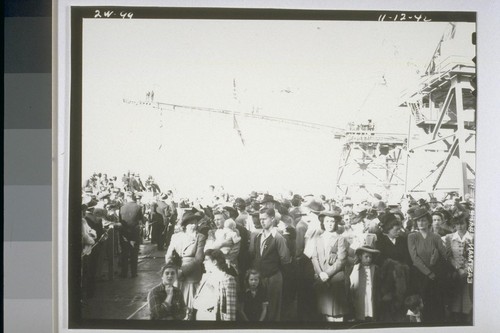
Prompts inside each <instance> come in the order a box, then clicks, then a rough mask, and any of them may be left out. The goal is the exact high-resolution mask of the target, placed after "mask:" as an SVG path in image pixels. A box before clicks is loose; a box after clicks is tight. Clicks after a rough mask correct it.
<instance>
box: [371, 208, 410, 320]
mask: <svg viewBox="0 0 500 333" xmlns="http://www.w3.org/2000/svg"><path fill="white" fill-rule="evenodd" d="M381 227H382V232H383V234H382V235H380V237H379V238H378V240H377V243H376V248H377V249H378V250H379V251H380V255H379V256H378V258H377V261H376V262H377V264H378V265H379V267H380V268H381V269H380V275H381V280H382V281H381V285H380V288H381V290H380V292H381V302H380V307H379V319H380V320H381V321H384V322H400V321H403V320H404V318H405V308H404V300H405V296H406V295H407V293H408V289H409V266H410V265H411V259H410V254H409V253H408V242H407V238H406V236H405V235H403V234H402V232H401V229H402V224H401V222H400V219H399V218H398V217H397V215H396V214H393V213H386V214H384V215H383V216H382V218H381Z"/></svg>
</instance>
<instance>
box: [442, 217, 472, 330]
mask: <svg viewBox="0 0 500 333" xmlns="http://www.w3.org/2000/svg"><path fill="white" fill-rule="evenodd" d="M452 223H453V224H454V226H455V229H456V230H457V231H456V232H455V233H452V234H448V235H446V237H445V245H446V248H447V250H448V253H450V255H451V257H450V261H451V264H452V265H453V267H454V268H455V269H456V279H455V281H454V282H455V286H454V287H455V288H454V292H453V293H451V297H450V300H449V311H450V312H451V320H452V321H453V322H470V321H471V318H470V317H471V313H472V293H471V289H472V288H471V287H472V285H470V284H469V283H468V282H467V271H468V268H469V265H470V263H469V260H468V259H469V258H468V254H469V251H470V247H471V244H472V242H473V235H472V234H471V233H469V231H468V227H469V215H468V214H461V215H459V216H457V217H454V218H453V219H452Z"/></svg>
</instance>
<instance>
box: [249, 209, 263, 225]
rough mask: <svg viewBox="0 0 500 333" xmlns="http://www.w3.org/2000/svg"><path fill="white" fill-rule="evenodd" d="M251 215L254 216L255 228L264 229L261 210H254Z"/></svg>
mask: <svg viewBox="0 0 500 333" xmlns="http://www.w3.org/2000/svg"><path fill="white" fill-rule="evenodd" d="M250 215H251V216H252V222H253V225H254V227H255V229H262V224H260V217H259V211H258V210H256V211H253V212H252V213H250Z"/></svg>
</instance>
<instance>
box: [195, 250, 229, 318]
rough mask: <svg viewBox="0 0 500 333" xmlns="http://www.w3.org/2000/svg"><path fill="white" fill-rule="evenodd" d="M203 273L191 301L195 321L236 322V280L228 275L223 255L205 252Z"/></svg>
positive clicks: (218, 252) (214, 251)
mask: <svg viewBox="0 0 500 333" xmlns="http://www.w3.org/2000/svg"><path fill="white" fill-rule="evenodd" d="M204 265H205V271H206V273H205V274H203V278H202V281H201V283H200V287H199V288H198V291H197V293H196V296H195V298H194V300H193V309H194V313H195V316H194V317H195V319H196V320H212V321H213V320H217V321H234V320H236V307H237V296H236V279H235V278H234V277H233V276H232V275H230V274H229V267H228V266H227V264H226V258H225V256H224V253H222V252H221V251H220V250H213V249H209V250H207V251H205V261H204Z"/></svg>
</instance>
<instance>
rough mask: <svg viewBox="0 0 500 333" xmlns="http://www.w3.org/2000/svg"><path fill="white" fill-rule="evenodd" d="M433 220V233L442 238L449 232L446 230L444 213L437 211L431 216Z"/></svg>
mask: <svg viewBox="0 0 500 333" xmlns="http://www.w3.org/2000/svg"><path fill="white" fill-rule="evenodd" d="M431 218H432V232H434V233H435V234H438V235H441V236H444V235H446V234H447V232H446V229H445V228H444V224H445V219H444V215H443V213H441V212H439V211H435V212H433V213H432V214H431Z"/></svg>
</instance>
